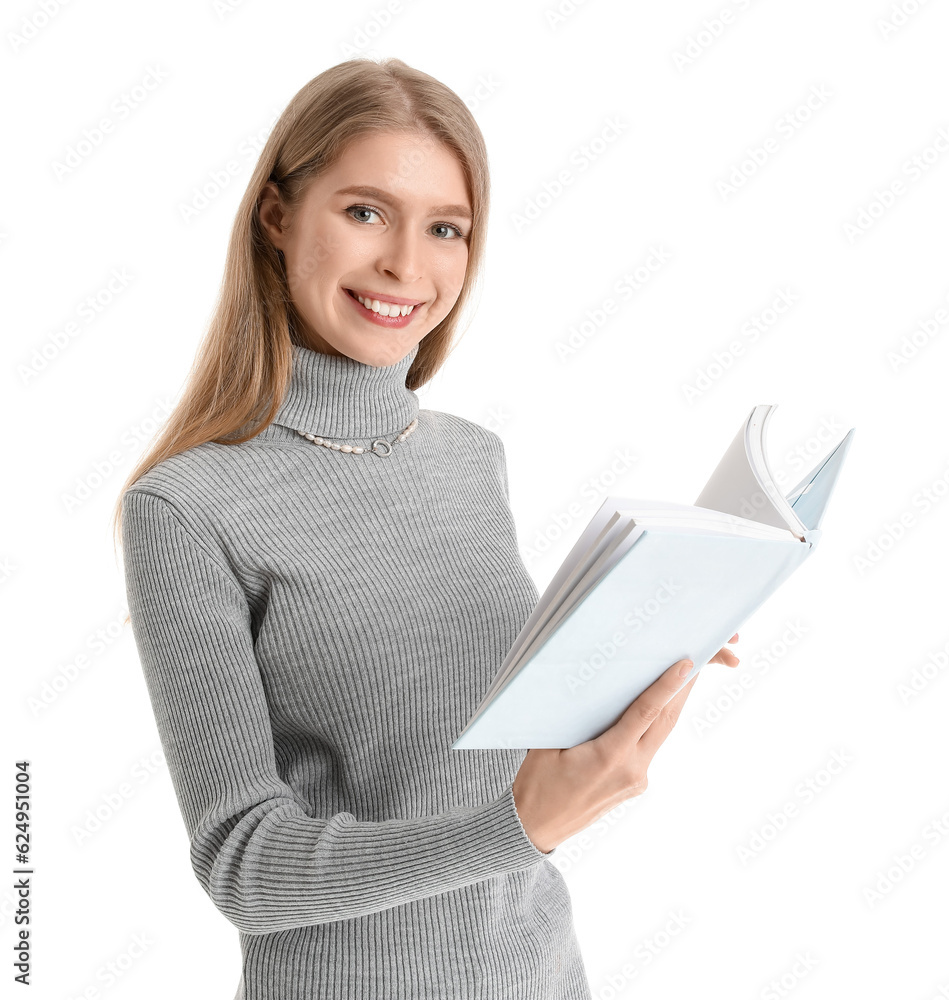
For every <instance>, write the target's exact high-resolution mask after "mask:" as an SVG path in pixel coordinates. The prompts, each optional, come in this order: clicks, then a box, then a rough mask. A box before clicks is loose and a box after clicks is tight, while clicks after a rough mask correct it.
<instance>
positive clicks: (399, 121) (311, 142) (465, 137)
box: [113, 57, 489, 542]
mask: <svg viewBox="0 0 949 1000" xmlns="http://www.w3.org/2000/svg"><path fill="white" fill-rule="evenodd" d="M393 131H396V132H409V133H417V134H420V135H427V136H430V137H431V139H432V140H433V141H434V142H437V143H440V144H441V145H442V146H444V147H445V148H447V149H448V150H449V151H451V152H452V153H454V155H455V156H456V157H457V159H458V160H459V162H460V164H461V167H462V170H463V171H464V174H465V177H466V180H467V184H468V196H469V198H470V200H471V210H472V216H473V218H472V222H471V226H470V230H469V238H468V264H467V271H466V273H465V279H464V283H463V284H462V288H461V292H460V293H459V295H458V299H457V301H456V302H455V305H454V306H453V307H452V309H451V311H450V312H449V313H448V315H447V316H446V317H445V318H444V319H443V320H442V321H441V322H440V323H439V324H438V325H437V326H436V327H435V328H434V329H433V330H432V331H431V332H430V333H428V334H427V335H426V336H425V337H424V338H423V339H422V341H421V342H420V344H419V347H418V353H417V354H416V357H415V359H414V360H413V362H412V366H411V368H410V369H409V371H408V374H407V376H406V385H407V386H408V387H409V388H410V389H417V388H418V387H419V386H421V385H424V384H425V383H426V382H427V381H428V380H429V379H431V378H432V376H433V375H434V374H435V373H436V372H437V371H438V369H439V368H440V367H441V366H442V364H443V363H444V362H445V360H446V358H447V357H448V354H449V353H450V351H451V349H452V346H453V340H454V336H455V332H456V330H457V329H458V328H459V325H460V318H461V316H462V313H463V311H464V307H465V304H466V303H467V301H468V300H469V298H470V297H471V294H472V289H473V286H474V285H475V282H476V281H477V279H478V277H479V276H480V272H481V263H482V259H483V255H484V243H485V237H486V228H487V227H486V223H487V215H488V206H489V191H488V188H489V178H488V159H487V151H486V149H485V145H484V137H483V136H482V134H481V130H480V129H479V128H478V125H477V122H475V120H474V118H473V116H472V114H471V112H470V111H469V110H468V107H467V106H466V104H465V103H464V101H463V100H462V99H461V98H460V97H459V96H458V95H457V94H456V93H455V92H454V91H452V90H451V89H450V88H448V87H447V86H445V84H443V83H441V82H439V81H438V80H436V79H435V78H434V77H432V76H429V75H428V74H427V73H423V72H421V71H420V70H417V69H413V68H412V67H411V66H408V65H407V64H406V63H404V62H403V61H402V60H401V59H395V58H389V59H384V60H381V61H379V62H376V61H375V60H373V59H371V58H369V57H363V58H359V59H351V60H349V61H347V62H343V63H339V64H338V65H336V66H333V67H331V68H330V69H327V70H325V71H324V72H323V73H320V74H319V76H316V77H314V78H313V79H312V80H310V82H309V83H307V84H306V85H305V86H304V87H302V88H301V89H300V91H298V93H297V94H295V95H294V97H293V99H292V100H291V101H290V103H289V104H288V105H287V106H286V108H285V109H284V111H283V113H282V114H281V115H280V117H279V119H278V120H277V122H276V123H275V125H274V127H273V131H272V132H271V133H270V137H269V138H268V140H267V143H266V145H265V146H264V148H263V150H262V151H261V154H260V159H259V160H258V161H257V165H256V167H255V169H254V173H253V175H252V176H251V178H250V181H249V182H248V185H247V190H246V191H245V192H244V197H243V198H242V199H241V203H240V206H239V207H238V210H237V217H236V218H235V220H234V225H233V227H232V229H231V236H230V240H229V242H228V248H227V258H226V262H225V266H224V279H223V281H222V283H221V289H220V292H219V294H218V300H217V303H216V305H215V308H214V311H213V313H212V315H211V319H210V322H209V326H208V330H207V333H206V335H205V338H204V341H203V343H202V344H201V347H200V348H199V350H198V353H197V355H196V358H195V361H194V364H193V365H192V368H191V371H190V374H189V376H188V380H187V382H186V384H185V387H184V390H183V392H182V396H181V399H180V400H179V402H178V403H177V405H176V406H175V408H174V410H173V411H172V412H171V414H170V415H169V417H168V419H167V421H166V422H165V424H164V426H163V428H162V430H161V432H160V433H159V434H158V435H157V437H156V439H155V440H154V441H153V443H152V444H151V446H150V447H149V449H148V450H147V451H146V453H145V455H144V456H143V457H142V459H141V460H140V461H139V463H138V465H137V466H136V467H135V468H134V469H133V470H132V473H131V474H130V475H129V477H128V479H127V480H126V481H125V483H124V484H123V486H122V489H121V491H120V493H119V497H118V501H117V503H116V507H115V511H114V514H113V542H114V540H115V535H116V533H117V532H119V531H120V530H121V518H122V496H123V495H124V493H125V491H126V490H128V489H129V488H130V487H131V486H132V485H133V484H134V483H135V481H136V480H138V479H139V478H140V477H141V476H143V475H145V473H146V472H148V471H149V470H150V469H152V468H153V467H154V466H156V465H158V463H159V462H162V461H164V460H165V459H167V458H170V457H172V456H173V455H177V454H179V453H180V452H183V451H186V450H188V449H189V448H194V447H196V446H197V445H200V444H203V443H205V442H207V441H214V442H217V443H219V444H239V443H241V442H242V441H247V440H249V439H250V438H252V437H254V436H255V435H257V434H259V433H260V432H261V431H262V430H263V429H264V428H265V427H266V426H267V425H268V424H269V423H270V422H271V421H272V420H273V418H274V417H275V416H276V413H277V410H278V409H279V407H280V404H281V402H282V401H283V397H284V394H285V392H286V389H287V386H288V384H289V381H290V376H291V372H292V363H293V344H294V343H300V340H299V338H298V336H297V333H296V331H297V330H298V329H300V325H299V317H298V316H297V314H296V310H295V309H294V307H293V303H292V301H291V298H290V291H289V284H288V277H287V273H286V268H285V266H284V259H283V254H282V253H281V252H280V251H279V250H277V248H276V247H275V246H274V245H273V244H272V243H271V242H270V240H269V238H268V237H267V236H266V234H265V232H264V229H263V227H262V226H261V223H260V215H259V212H258V202H259V199H260V195H261V193H262V192H263V189H264V187H265V185H266V184H267V182H268V181H272V182H274V183H275V184H276V186H277V188H278V190H279V192H280V199H281V202H282V203H283V205H284V206H286V208H287V209H288V210H289V211H290V212H292V211H293V210H294V209H295V208H296V207H297V206H299V204H300V201H301V200H302V198H303V195H304V194H305V192H306V188H307V184H308V182H309V181H310V180H312V179H313V178H315V177H317V176H318V175H319V174H320V173H321V171H323V170H324V169H326V168H328V167H330V166H332V165H333V164H334V163H335V162H336V161H337V160H338V159H339V157H340V156H342V154H343V153H344V151H345V150H346V147H347V146H348V144H349V143H350V142H351V141H353V140H354V139H357V138H360V137H362V136H365V135H368V134H371V133H378V132H393ZM308 266H315V267H318V266H319V261H312V262H308Z"/></svg>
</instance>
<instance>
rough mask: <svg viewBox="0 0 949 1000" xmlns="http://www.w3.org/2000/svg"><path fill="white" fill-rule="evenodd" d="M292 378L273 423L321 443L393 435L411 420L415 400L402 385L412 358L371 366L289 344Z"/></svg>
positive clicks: (416, 406)
mask: <svg viewBox="0 0 949 1000" xmlns="http://www.w3.org/2000/svg"><path fill="white" fill-rule="evenodd" d="M293 352H294V353H293V374H292V376H291V378H290V384H289V385H288V387H287V393H286V395H285V396H284V399H283V402H282V403H281V405H280V409H279V410H278V411H277V415H276V416H275V417H274V421H273V422H274V423H275V424H280V425H281V426H283V427H290V428H292V429H293V430H298V431H306V432H307V433H309V434H318V435H320V436H322V437H327V438H339V439H347V438H352V439H362V438H373V437H383V436H385V437H388V436H389V435H393V434H398V433H399V432H400V431H403V430H405V428H406V427H407V426H408V425H409V424H410V423H411V422H412V421H413V420H414V419H415V417H416V416H417V415H418V411H419V401H418V396H416V394H415V393H414V392H413V391H412V390H411V389H409V388H408V387H407V386H406V384H405V377H406V375H407V374H408V371H409V368H411V366H412V362H413V361H414V360H415V356H416V355H417V353H418V345H417V344H416V345H415V346H414V347H413V348H412V350H410V351H409V353H408V354H406V355H405V357H404V358H402V360H401V361H397V362H395V364H392V365H383V366H381V367H374V366H373V365H367V364H364V363H363V362H362V361H356V360H355V359H354V358H350V357H348V356H346V355H335V354H323V353H321V352H319V351H314V350H311V349H310V348H309V347H302V346H301V345H299V344H294V345H293Z"/></svg>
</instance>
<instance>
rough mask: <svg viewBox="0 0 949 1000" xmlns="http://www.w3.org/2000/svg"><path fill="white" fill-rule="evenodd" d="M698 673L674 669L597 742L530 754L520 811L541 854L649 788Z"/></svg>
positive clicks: (520, 787)
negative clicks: (655, 761)
mask: <svg viewBox="0 0 949 1000" xmlns="http://www.w3.org/2000/svg"><path fill="white" fill-rule="evenodd" d="M736 638H737V636H736ZM725 652H730V651H728V650H725ZM736 662H737V660H736ZM682 667H686V669H685V671H684V672H683V675H682V677H680V676H679V670H680V668H682ZM691 669H692V661H691V660H679V661H678V662H676V663H674V664H673V665H672V666H671V667H669V669H668V670H666V671H665V672H664V673H663V674H661V675H660V676H659V677H658V678H657V679H656V680H655V681H654V682H653V683H652V684H650V685H649V687H647V688H646V690H645V691H643V693H642V694H641V695H640V696H639V697H638V698H637V699H636V700H635V701H634V702H632V703H631V704H630V705H629V707H628V708H627V709H626V710H625V711H624V712H623V714H622V715H621V716H620V718H619V719H618V720H617V721H616V722H615V723H614V724H613V725H612V726H610V728H609V729H607V730H606V731H605V732H603V733H601V734H600V735H599V736H597V737H595V738H594V739H592V740H587V741H586V742H585V743H578V744H577V745H576V746H575V747H567V748H566V749H555V748H540V747H535V748H533V749H531V750H528V751H527V756H526V757H525V758H524V760H523V761H522V763H521V766H520V769H519V770H518V772H517V775H516V776H515V778H514V788H513V791H514V806H515V808H516V809H517V814H518V816H519V817H520V819H521V825H522V826H523V827H524V830H525V832H526V833H527V836H528V837H529V838H530V840H531V841H532V843H533V844H534V845H535V847H537V849H538V850H540V851H543V852H544V853H545V854H549V853H550V852H551V851H552V850H553V849H554V848H555V847H556V846H557V845H558V844H560V843H562V842H563V841H564V840H566V839H567V838H568V837H572V836H573V835H574V834H575V833H579V832H580V831H581V830H583V829H585V828H586V827H588V826H589V825H590V824H591V823H594V822H595V821H596V820H598V819H599V818H600V817H601V816H603V815H604V814H605V813H608V812H609V811H610V810H611V809H613V808H615V807H616V806H618V805H619V804H620V803H621V802H625V801H626V799H629V798H632V797H633V796H635V795H641V794H642V793H643V792H644V791H645V790H646V785H647V781H646V769H647V768H648V767H649V764H650V762H651V761H652V758H653V757H654V756H655V753H656V751H657V750H658V749H659V747H660V746H662V744H663V741H664V740H665V738H666V737H667V736H668V735H669V733H670V732H672V727H673V726H674V725H675V724H676V721H677V720H678V718H679V713H680V712H681V711H682V706H683V705H684V704H685V699H686V698H688V696H689V692H690V691H691V690H692V685H693V684H695V681H696V678H697V677H698V674H696V675H695V677H693V678H692V680H690V681H689V682H688V684H685V685H683V684H682V680H683V677H685V676H686V675H687V674H688V672H689V670H691Z"/></svg>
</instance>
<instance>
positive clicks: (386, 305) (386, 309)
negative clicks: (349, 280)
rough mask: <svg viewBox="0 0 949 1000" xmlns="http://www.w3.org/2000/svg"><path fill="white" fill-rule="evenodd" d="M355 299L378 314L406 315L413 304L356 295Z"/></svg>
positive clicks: (412, 307)
mask: <svg viewBox="0 0 949 1000" xmlns="http://www.w3.org/2000/svg"><path fill="white" fill-rule="evenodd" d="M356 299H357V301H358V302H359V303H360V304H361V305H363V306H365V307H366V308H367V309H370V310H372V312H377V313H379V315H380V316H408V314H409V313H410V312H411V311H412V310H413V309H414V308H415V306H397V305H396V304H395V303H394V302H380V300H379V299H364V298H363V297H362V296H361V295H357V296H356Z"/></svg>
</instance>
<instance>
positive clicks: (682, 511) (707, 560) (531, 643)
mask: <svg viewBox="0 0 949 1000" xmlns="http://www.w3.org/2000/svg"><path fill="white" fill-rule="evenodd" d="M776 408H777V407H776V405H762V406H756V407H755V408H754V410H752V412H751V415H750V416H749V417H748V420H747V421H746V422H745V424H744V425H743V426H742V428H741V429H740V430H739V432H738V434H737V435H736V436H735V439H734V441H732V443H731V446H730V447H729V448H728V450H727V451H726V452H725V455H724V457H723V458H722V460H721V462H719V464H718V466H717V467H716V469H715V471H714V472H713V473H712V477H711V478H710V479H709V481H708V482H707V483H706V485H705V488H704V489H703V490H702V492H701V493H700V494H699V496H698V499H697V500H696V501H695V504H694V505H692V506H689V505H687V504H676V503H666V502H663V501H658V500H636V499H628V498H624V497H607V498H606V499H605V500H604V501H603V503H602V504H601V506H600V508H599V509H598V510H597V511H596V513H595V514H594V515H593V517H592V518H591V520H590V522H589V524H588V525H587V526H586V528H585V529H584V531H583V533H582V534H581V535H580V537H579V539H578V540H577V542H576V543H575V544H574V546H573V548H572V549H571V550H570V552H569V553H568V555H567V557H566V559H565V560H564V562H563V564H562V565H561V566H560V568H559V569H558V570H557V573H556V574H555V575H554V577H553V579H552V580H551V582H550V584H549V586H548V587H547V589H546V590H545V591H544V593H543V594H542V595H541V597H540V599H539V600H538V602H537V605H536V607H535V608H534V611H533V613H532V614H531V616H530V618H529V619H528V620H527V622H526V623H525V625H524V627H523V629H522V630H521V632H520V633H519V635H518V636H517V638H516V640H515V641H514V645H513V646H512V647H511V649H510V651H509V653H508V655H507V657H506V659H505V660H504V663H503V664H502V665H501V668H500V670H499V671H498V673H497V676H496V677H495V678H494V681H493V682H492V684H491V687H490V688H489V689H488V691H487V692H486V694H485V696H484V698H483V699H482V701H481V704H480V705H479V706H478V708H477V709H476V710H475V712H474V714H473V715H472V717H471V719H470V720H469V721H468V724H467V725H466V726H465V728H464V729H463V730H462V732H461V734H460V735H459V737H458V738H457V739H456V740H455V742H454V743H453V744H452V745H451V749H453V750H465V749H510V748H529V747H560V748H565V747H572V746H576V745H577V744H578V743H582V742H584V741H586V740H590V739H593V738H594V737H596V736H599V735H600V734H601V733H603V732H604V731H605V730H606V729H608V728H609V727H610V726H612V725H613V724H614V723H615V722H617V721H618V719H619V717H620V716H621V715H622V714H623V712H624V711H625V710H626V708H627V707H628V706H629V704H630V703H631V702H632V701H634V700H635V699H636V698H637V697H638V696H639V695H640V694H641V693H642V692H643V691H644V690H645V689H646V688H647V687H649V685H650V684H652V683H653V682H654V681H655V680H656V679H657V678H658V677H659V676H660V674H662V673H663V672H664V671H665V670H667V669H668V668H669V667H670V666H672V664H673V663H675V662H676V661H677V660H680V659H685V658H689V659H692V660H693V661H694V663H695V666H694V667H693V670H692V673H691V674H690V675H689V677H688V678H687V679H685V680H683V684H686V683H688V680H690V679H691V678H692V677H693V676H694V674H695V673H696V672H697V671H698V670H701V668H702V667H703V666H704V665H705V664H706V663H708V661H709V660H710V659H711V658H712V657H713V656H714V655H715V654H716V653H717V652H718V651H719V650H720V649H721V648H722V647H723V646H725V645H726V643H727V642H728V640H729V639H730V638H731V637H732V636H733V635H734V634H735V632H737V631H738V629H739V627H740V626H741V625H742V623H744V622H745V621H746V620H747V619H748V618H749V617H750V615H751V614H752V613H753V612H754V611H756V610H757V609H758V608H759V607H760V606H761V605H762V604H763V603H764V602H765V601H766V600H767V599H768V598H769V597H770V596H771V595H772V594H773V593H774V591H775V590H777V588H778V587H779V586H780V585H781V584H782V583H783V582H784V581H785V580H786V579H787V578H788V577H789V576H790V575H791V574H792V573H793V572H794V570H796V569H797V568H798V566H800V565H801V563H802V562H804V560H805V559H807V557H808V556H809V555H810V554H811V553H812V552H813V551H814V547H815V546H816V544H817V542H818V541H819V539H820V535H821V531H820V524H821V521H822V519H823V516H824V512H825V510H826V507H827V502H828V500H829V498H830V495H831V493H832V492H833V489H834V486H835V484H836V482H837V478H838V476H839V474H840V469H841V466H842V464H843V461H844V458H845V456H846V454H847V451H848V449H849V447H850V442H851V440H852V439H853V433H854V430H853V428H851V429H850V430H849V431H848V432H847V433H846V434H845V435H844V437H843V438H841V440H840V442H838V444H837V445H836V446H835V447H834V448H833V450H832V451H831V452H830V453H829V454H828V455H827V457H826V458H824V459H823V460H822V461H820V462H818V463H817V465H816V466H815V467H814V468H813V469H812V470H811V471H810V472H809V473H808V474H807V475H806V476H805V477H804V478H803V479H802V480H801V482H800V483H798V484H797V486H795V487H794V489H792V490H791V491H790V493H788V494H787V495H786V496H785V495H784V494H782V493H781V491H780V490H779V489H778V487H777V486H776V485H775V482H774V477H773V475H772V473H771V470H770V468H769V467H768V460H767V457H766V455H765V431H766V430H767V426H768V420H769V418H770V417H771V414H772V413H773V412H774V410H775V409H776Z"/></svg>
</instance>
